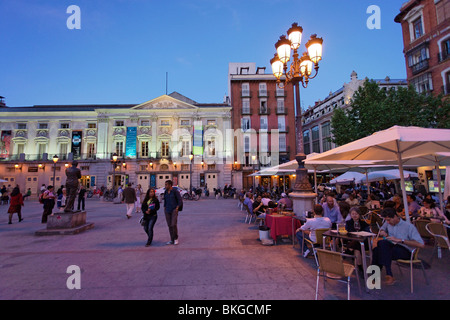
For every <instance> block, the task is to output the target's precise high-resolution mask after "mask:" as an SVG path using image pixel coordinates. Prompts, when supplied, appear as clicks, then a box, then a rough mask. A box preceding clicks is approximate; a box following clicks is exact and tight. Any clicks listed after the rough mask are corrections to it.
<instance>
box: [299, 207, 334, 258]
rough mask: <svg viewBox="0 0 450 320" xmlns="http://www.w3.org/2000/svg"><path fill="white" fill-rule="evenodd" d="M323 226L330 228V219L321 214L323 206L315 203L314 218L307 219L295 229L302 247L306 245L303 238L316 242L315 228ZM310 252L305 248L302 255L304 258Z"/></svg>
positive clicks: (322, 227)
mask: <svg viewBox="0 0 450 320" xmlns="http://www.w3.org/2000/svg"><path fill="white" fill-rule="evenodd" d="M324 228H331V220H330V219H329V218H327V217H324V216H323V207H322V206H321V205H320V204H316V205H315V206H314V218H312V219H307V221H306V223H305V224H304V225H302V226H301V227H300V228H298V229H297V231H296V235H297V239H298V243H300V244H301V245H302V246H303V248H304V247H305V246H306V241H305V240H304V239H308V240H311V241H312V242H316V240H317V239H316V232H315V230H316V229H324ZM302 231H303V232H302ZM303 236H304V238H303ZM310 252H311V251H310V250H309V249H307V250H306V251H305V252H304V254H303V257H305V258H306V257H307V256H308V254H309V253H310Z"/></svg>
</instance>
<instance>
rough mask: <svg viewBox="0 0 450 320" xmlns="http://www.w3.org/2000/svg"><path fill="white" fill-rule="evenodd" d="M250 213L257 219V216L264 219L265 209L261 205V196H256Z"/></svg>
mask: <svg viewBox="0 0 450 320" xmlns="http://www.w3.org/2000/svg"><path fill="white" fill-rule="evenodd" d="M252 212H253V213H254V214H256V216H257V217H259V216H261V217H263V218H265V217H266V212H265V209H264V205H263V203H262V198H261V196H257V197H256V199H255V201H253V204H252Z"/></svg>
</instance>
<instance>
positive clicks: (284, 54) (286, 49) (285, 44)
mask: <svg viewBox="0 0 450 320" xmlns="http://www.w3.org/2000/svg"><path fill="white" fill-rule="evenodd" d="M275 48H276V49H277V54H278V58H279V59H280V61H281V62H282V63H287V62H288V61H289V59H290V58H291V42H290V41H289V40H288V39H286V36H281V37H280V40H278V41H277V43H275Z"/></svg>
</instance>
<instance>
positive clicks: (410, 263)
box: [394, 248, 428, 293]
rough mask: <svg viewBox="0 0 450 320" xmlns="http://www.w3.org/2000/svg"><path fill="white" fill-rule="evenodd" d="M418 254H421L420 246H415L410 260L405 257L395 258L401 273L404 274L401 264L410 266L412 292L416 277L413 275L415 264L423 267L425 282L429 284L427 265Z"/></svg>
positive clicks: (412, 291)
mask: <svg viewBox="0 0 450 320" xmlns="http://www.w3.org/2000/svg"><path fill="white" fill-rule="evenodd" d="M418 255H419V248H414V249H413V250H412V251H411V257H410V258H409V260H403V259H398V260H394V261H395V262H396V263H397V266H398V270H399V271H400V273H401V274H402V269H401V266H404V267H408V266H409V269H410V278H411V293H414V288H413V286H414V277H413V276H414V273H413V270H414V266H415V265H418V266H420V267H421V268H422V272H423V277H424V278H425V282H426V284H427V285H428V278H427V275H426V273H425V267H424V265H423V262H422V260H420V259H419V258H418Z"/></svg>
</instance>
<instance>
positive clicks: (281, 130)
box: [278, 126, 289, 133]
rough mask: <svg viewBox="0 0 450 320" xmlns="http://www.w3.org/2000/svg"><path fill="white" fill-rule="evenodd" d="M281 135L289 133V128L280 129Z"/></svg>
mask: <svg viewBox="0 0 450 320" xmlns="http://www.w3.org/2000/svg"><path fill="white" fill-rule="evenodd" d="M278 131H279V133H289V127H288V126H286V127H284V128H278Z"/></svg>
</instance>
